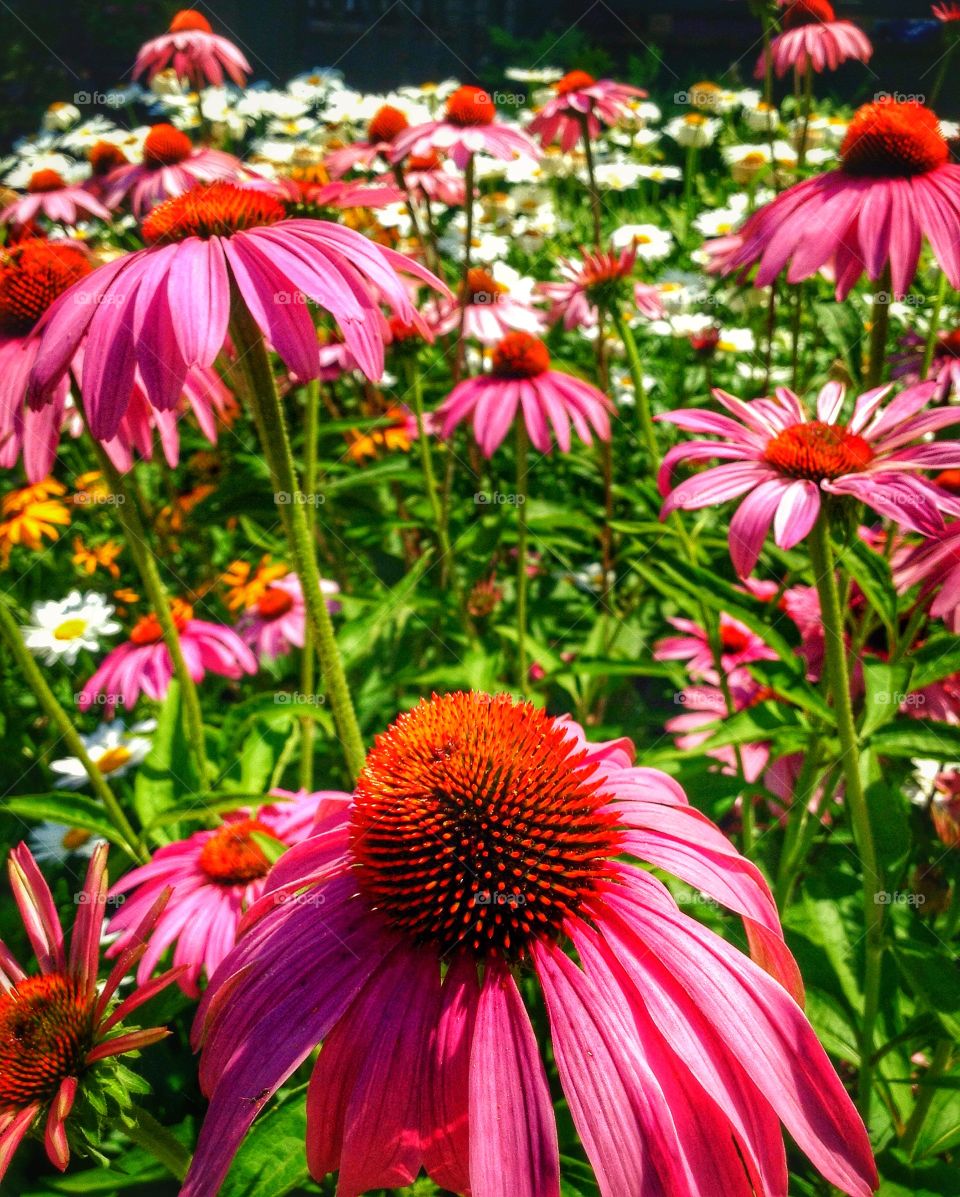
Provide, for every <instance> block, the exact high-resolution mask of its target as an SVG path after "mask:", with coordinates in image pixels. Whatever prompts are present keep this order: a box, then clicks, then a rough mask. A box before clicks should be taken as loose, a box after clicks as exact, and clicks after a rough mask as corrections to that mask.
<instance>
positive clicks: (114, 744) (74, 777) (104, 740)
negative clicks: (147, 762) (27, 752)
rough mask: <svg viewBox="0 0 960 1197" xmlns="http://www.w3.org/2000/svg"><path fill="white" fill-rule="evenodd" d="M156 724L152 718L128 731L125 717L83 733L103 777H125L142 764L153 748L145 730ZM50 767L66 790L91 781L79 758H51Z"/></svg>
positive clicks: (88, 748) (150, 729)
mask: <svg viewBox="0 0 960 1197" xmlns="http://www.w3.org/2000/svg"><path fill="white" fill-rule="evenodd" d="M155 727H156V721H155V720H153V719H149V720H145V721H144V722H142V723H135V724H134V725H133V727H131V728H130V730H129V731H127V729H126V727H125V726H124V723H123V720H122V719H114V720H113V721H112V722H111V723H101V724H100V726H99V727H98V728H97V729H96V731H94V732H91V733H90V735H89V736H81V737H80V739H81V740H82V741H83V746H84V748H86V750H87V752H88V753H89V755H90V759H91V760H92V761H93V763H94V764H95V765H96V766H97V768H98V769H99V770H100V772H101V773H102V774H103V775H104V777H110V778H115V777H122V776H123V775H124V773H127V772H129V770H131V769H133V768H134V767H135V766H136V765H139V764H140V762H141V761H142V760H144V758H145V757H146V755H147V753H148V752H149V751H150V739H149V737H148V736H146V735H144V734H143V733H144V732H151V731H153V730H154V728H155ZM50 768H51V769H52V770H53V772H54V773H56V774H58V784H59V785H60V786H61V787H62V788H63V789H65V790H77V789H79V788H80V787H81V786H84V785H86V784H87V782H88V780H89V779H88V777H87V772H86V770H85V769H84V767H83V765H82V764H81V762H80V760H79V758H78V757H75V756H65V757H63V758H62V759H61V760H59V761H51V762H50Z"/></svg>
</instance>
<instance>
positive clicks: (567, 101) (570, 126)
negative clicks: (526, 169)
mask: <svg viewBox="0 0 960 1197" xmlns="http://www.w3.org/2000/svg"><path fill="white" fill-rule="evenodd" d="M552 87H553V90H554V92H555V95H554V97H553V99H551V100H548V101H547V102H546V104H544V106H543V107H542V108H541V109H540V111H539V112H538V113H537V115H536V116H535V117H534V118H533V120H532V121H531V122H530V125H529V129H530V132H531V133H532V134H533V135H534V136H535V137H539V138H540V142H541V144H542V145H544V146H548V145H550V143H551V142H553V141H558V142H559V143H560V148H561V149H562V150H563V151H564V153H568V152H569V151H570V150H572V149H573V147H574V146H575V145H576V144H577V140H578V139H579V137H580V136H581V134H582V133H583V131H584V125H586V131H587V136H588V137H590V138H592V139H596V138H597V137H599V136H600V132H601V130H602V128H603V126H604V125H615V124H617V123H618V122H619V121H621V120H622V119H623V118H624V117H625V116H627V115H628V114H629V112H630V101H631V100H634V99H638V98H642V97H643V96H645V95H646V94H647V93H646V92H645V91H644V90H643V89H642V88H640V87H631V86H630V85H629V84H627V83H614V81H613V80H612V79H594V77H593V76H592V75H588V74H587V72H586V71H569V72H568V73H567V74H566V75H564V77H563V78H562V79H559V80H557V82H556V83H554V84H552Z"/></svg>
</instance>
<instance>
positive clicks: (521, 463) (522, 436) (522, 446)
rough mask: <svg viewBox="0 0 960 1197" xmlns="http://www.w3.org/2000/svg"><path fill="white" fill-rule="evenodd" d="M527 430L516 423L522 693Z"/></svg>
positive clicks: (523, 683)
mask: <svg viewBox="0 0 960 1197" xmlns="http://www.w3.org/2000/svg"><path fill="white" fill-rule="evenodd" d="M527 449H528V444H527V430H526V427H525V425H524V423H523V420H522V419H521V420H517V493H516V495H515V498H516V501H517V671H518V674H519V678H518V683H519V689H520V693H521V694H526V692H527V686H528V677H527V513H526V506H527Z"/></svg>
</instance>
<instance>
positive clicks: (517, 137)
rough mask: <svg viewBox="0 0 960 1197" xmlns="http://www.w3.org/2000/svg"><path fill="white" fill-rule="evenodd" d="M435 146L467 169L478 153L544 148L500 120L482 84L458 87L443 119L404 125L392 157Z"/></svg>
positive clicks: (528, 152) (513, 154) (515, 154)
mask: <svg viewBox="0 0 960 1197" xmlns="http://www.w3.org/2000/svg"><path fill="white" fill-rule="evenodd" d="M431 150H437V151H439V152H440V153H442V154H447V155H449V157H450V158H451V159H452V160H453V162H454V163H456V165H457V166H458V167H459V168H460V169H461V170H463V169H464V168H465V167H466V165H467V163H468V162H469V161H470V159H471V158H472V157H473V155H474V154H489V155H490V156H491V157H492V158H500V159H503V160H505V161H510V159H512V158H534V159H536V158H539V157H540V150H539V149H538V147H537V145H536V142H534V141H532V140H531V139H530V138H529V137H528V136H527V134H526V133H524V132H522V131H521V130H520V129H514V128H512V127H511V126H510V125H505V124H503V123H502V122H501V121H498V120H497V109H496V106H495V105H494V103H493V100H492V99H491V98H490V96H489V94H488V93H487V92H485V91H484V90H483V88H482V87H471V86H469V85H465V86H464V87H458V88H457V90H456V91H455V92H454V93H453V95H452V96H450V98H449V99H448V100H447V106H446V109H445V111H444V116H443V120H440V121H427V122H426V124H423V125H413V126H411V127H410V128H409V129H404V130H403V132H402V133H399V134H398V135H397V136H396V137H395V138H394V140H393V142H392V144H391V147H390V161H391V162H400V163H402V162H403V160H404V159H405V158H407V157H409V156H411V155H412V156H414V157H424V156H426V155H428V154H429V153H430V152H431Z"/></svg>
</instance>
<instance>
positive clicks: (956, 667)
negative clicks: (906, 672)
mask: <svg viewBox="0 0 960 1197" xmlns="http://www.w3.org/2000/svg"><path fill="white" fill-rule="evenodd" d="M908 660H909V662H910V664H911V665H912V666H913V673H912V674H911V676H910V689H911V690H922V689H923V687H924V686H929V685H931V684H932V683H933V682H939V681H940V679H941V678H945V677H949V676H950V675H951V674H953V673H958V672H960V640H958V639H957V637H956V636H937V637H935V638H934V637H931V639H929V640H927V641H926V643H924V644H922V645H921V646H920V647H919V648H918V649H917V650H916V651H915V652H912V653H911V654H910V656H909V658H908Z"/></svg>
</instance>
